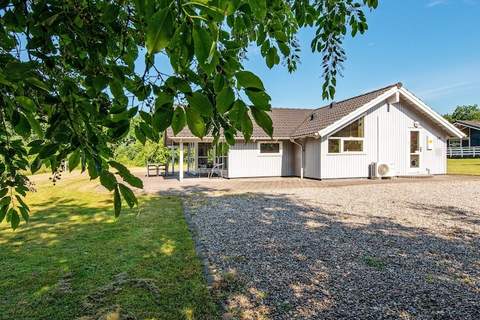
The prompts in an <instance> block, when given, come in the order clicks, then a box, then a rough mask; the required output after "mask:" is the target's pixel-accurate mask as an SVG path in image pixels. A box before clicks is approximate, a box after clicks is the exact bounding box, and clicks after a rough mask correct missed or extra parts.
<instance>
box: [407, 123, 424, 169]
mask: <svg viewBox="0 0 480 320" xmlns="http://www.w3.org/2000/svg"><path fill="white" fill-rule="evenodd" d="M420 135H421V133H420V130H411V131H410V149H409V152H410V154H409V163H410V171H412V172H419V171H421V164H422V162H421V161H422V159H421V152H422V147H421V145H420V141H421V139H420Z"/></svg>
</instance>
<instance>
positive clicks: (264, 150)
mask: <svg viewBox="0 0 480 320" xmlns="http://www.w3.org/2000/svg"><path fill="white" fill-rule="evenodd" d="M259 144H260V153H261V154H280V143H279V142H260V143H259Z"/></svg>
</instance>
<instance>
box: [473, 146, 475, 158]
mask: <svg viewBox="0 0 480 320" xmlns="http://www.w3.org/2000/svg"><path fill="white" fill-rule="evenodd" d="M472 151H473V157H474V158H475V147H473V148H472Z"/></svg>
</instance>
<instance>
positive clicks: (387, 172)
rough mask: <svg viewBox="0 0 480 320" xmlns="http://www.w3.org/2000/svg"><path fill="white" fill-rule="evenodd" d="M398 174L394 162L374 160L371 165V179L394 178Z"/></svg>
mask: <svg viewBox="0 0 480 320" xmlns="http://www.w3.org/2000/svg"><path fill="white" fill-rule="evenodd" d="M396 175H397V172H396V170H395V165H394V164H393V163H381V162H373V163H372V164H371V165H370V179H382V178H392V177H395V176H396Z"/></svg>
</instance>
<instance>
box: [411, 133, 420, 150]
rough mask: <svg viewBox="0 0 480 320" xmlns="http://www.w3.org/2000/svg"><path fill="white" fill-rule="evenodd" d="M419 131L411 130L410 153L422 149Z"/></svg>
mask: <svg viewBox="0 0 480 320" xmlns="http://www.w3.org/2000/svg"><path fill="white" fill-rule="evenodd" d="M419 140H420V139H419V134H418V131H410V153H415V152H417V151H419V150H420V148H419V147H420V146H419V142H420V141H419Z"/></svg>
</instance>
